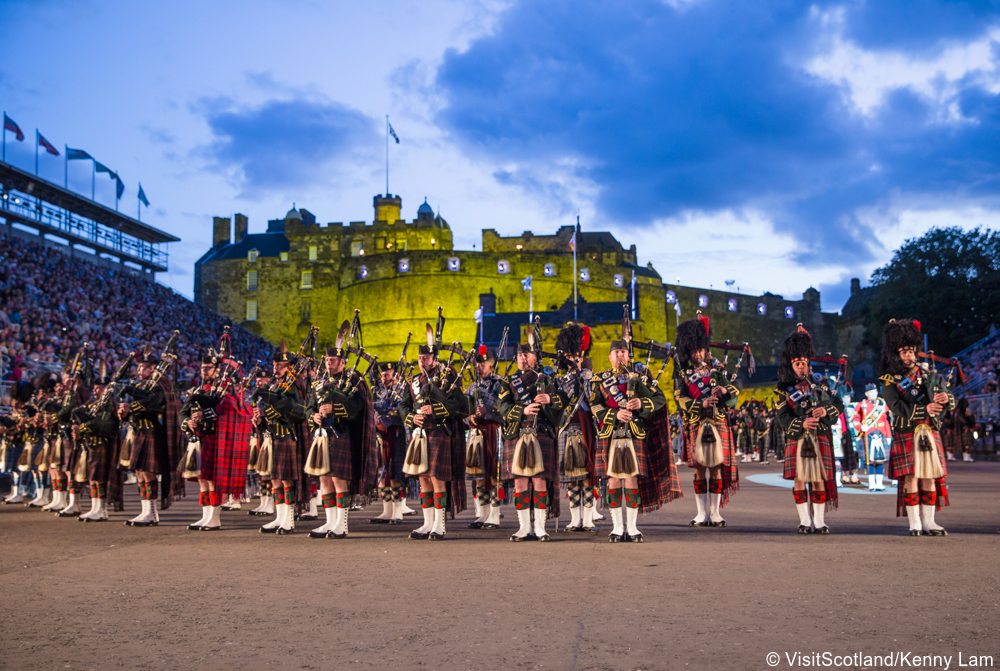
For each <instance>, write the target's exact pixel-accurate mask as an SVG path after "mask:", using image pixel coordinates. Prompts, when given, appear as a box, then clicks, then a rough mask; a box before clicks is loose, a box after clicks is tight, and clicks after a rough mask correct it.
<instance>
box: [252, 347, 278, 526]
mask: <svg viewBox="0 0 1000 671" xmlns="http://www.w3.org/2000/svg"><path fill="white" fill-rule="evenodd" d="M257 368H259V370H258V371H257V372H256V373H254V374H252V375H250V376H249V380H248V384H249V387H248V390H249V392H250V394H252V393H253V391H254V390H255V389H257V388H258V387H263V388H266V387H268V386H270V384H271V379H272V373H271V369H270V368H269V367H267V366H263V367H261V365H260V362H259V361H258V362H257ZM250 426H251V433H250V445H249V452H250V455H249V457H248V458H247V479H248V480H250V479H251V478H253V480H254V481H255V482H256V483H257V488H258V489H259V491H260V505H258V506H257V507H256V508H253V509H251V510H249V511H247V514H248V515H251V516H254V517H267V516H268V515H274V514H275V508H274V496H273V495H272V493H271V480H270V477H269V476H268V477H265V476H262V475H261V474H260V473H258V472H257V458H258V456H259V455H260V448H261V446H263V444H264V440H265V435H266V437H267V441H268V443H270V441H271V437H270V433H269V432H268V430H267V419H266V418H264V417H260V418H253V417H251V421H250Z"/></svg>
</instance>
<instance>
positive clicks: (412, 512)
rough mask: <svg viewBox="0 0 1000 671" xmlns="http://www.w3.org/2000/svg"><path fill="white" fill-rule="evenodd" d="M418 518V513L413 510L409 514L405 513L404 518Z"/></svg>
mask: <svg viewBox="0 0 1000 671" xmlns="http://www.w3.org/2000/svg"><path fill="white" fill-rule="evenodd" d="M416 516H417V511H416V510H411V511H410V512H408V513H403V517H416Z"/></svg>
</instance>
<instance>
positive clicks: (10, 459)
mask: <svg viewBox="0 0 1000 671" xmlns="http://www.w3.org/2000/svg"><path fill="white" fill-rule="evenodd" d="M4 444H5V445H6V449H5V450H4V459H3V467H2V469H0V470H2V471H3V472H4V473H13V472H14V471H16V470H17V462H18V460H19V459H20V458H21V451H22V450H23V449H24V441H23V440H18V439H17V438H8V439H6V440H5V441H4Z"/></svg>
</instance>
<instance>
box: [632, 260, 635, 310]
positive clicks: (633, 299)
mask: <svg viewBox="0 0 1000 671" xmlns="http://www.w3.org/2000/svg"><path fill="white" fill-rule="evenodd" d="M632 319H635V271H634V270H633V271H632Z"/></svg>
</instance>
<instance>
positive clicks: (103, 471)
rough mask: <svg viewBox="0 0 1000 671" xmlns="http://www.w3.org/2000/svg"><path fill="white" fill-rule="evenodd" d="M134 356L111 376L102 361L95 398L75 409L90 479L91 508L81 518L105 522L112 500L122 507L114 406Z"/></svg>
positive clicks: (76, 429) (75, 426)
mask: <svg viewBox="0 0 1000 671" xmlns="http://www.w3.org/2000/svg"><path fill="white" fill-rule="evenodd" d="M130 363H131V357H129V358H128V360H126V362H125V364H123V365H122V367H121V370H120V371H119V372H118V374H116V375H115V376H109V375H108V373H107V370H106V364H105V363H104V362H103V361H102V362H101V363H100V364H99V368H98V371H97V377H96V378H95V380H94V399H93V402H91V403H89V404H87V405H84V406H80V407H78V408H75V409H74V410H73V419H74V424H73V428H72V429H71V431H72V433H73V439H74V440H75V441H77V442H80V443H82V446H83V448H84V449H85V450H86V455H87V460H86V468H87V479H88V481H89V483H90V511H89V512H86V513H84V514H82V515H80V517H78V518H77V519H78V520H79V521H81V522H104V521H107V519H108V504H109V503H110V504H111V505H114V506H115V508H116V509H118V510H121V509H122V477H121V476H122V473H121V471H120V470H119V468H118V463H117V456H118V447H119V446H118V440H119V437H120V434H121V431H120V427H119V423H118V415H117V413H116V412H115V406H114V398H113V397H114V389H115V387H114V385H115V383H116V382H118V381H119V380H120V379H121V378H122V377H124V374H125V373H127V371H128V366H129V365H130Z"/></svg>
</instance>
